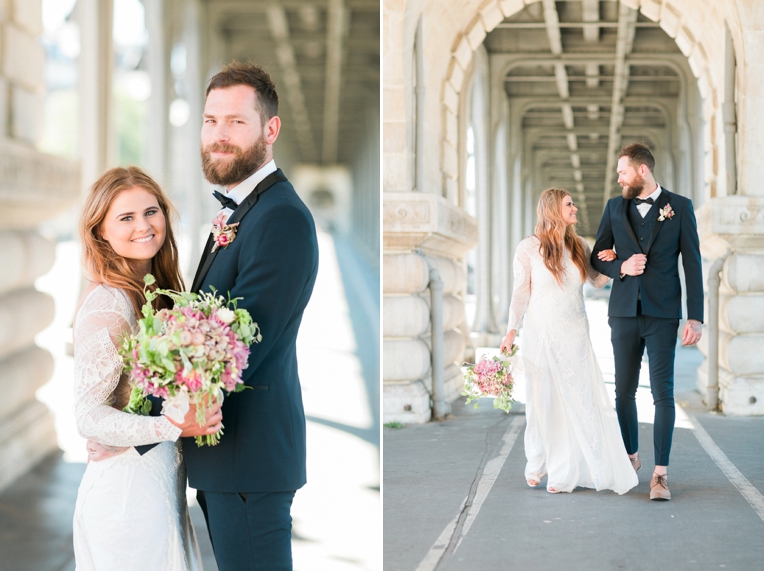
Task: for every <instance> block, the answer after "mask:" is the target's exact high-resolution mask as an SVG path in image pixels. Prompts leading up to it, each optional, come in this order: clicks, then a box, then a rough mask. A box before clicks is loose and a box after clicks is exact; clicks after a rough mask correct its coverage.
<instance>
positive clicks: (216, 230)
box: [212, 216, 239, 252]
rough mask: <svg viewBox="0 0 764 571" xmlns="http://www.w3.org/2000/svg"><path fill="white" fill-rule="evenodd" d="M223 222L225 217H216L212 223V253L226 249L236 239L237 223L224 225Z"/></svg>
mask: <svg viewBox="0 0 764 571" xmlns="http://www.w3.org/2000/svg"><path fill="white" fill-rule="evenodd" d="M225 221H226V217H224V216H218V217H216V218H215V219H214V220H213V221H212V239H213V241H214V242H215V243H214V244H213V245H212V251H213V252H214V251H215V250H217V249H218V248H223V249H226V248H227V247H228V246H230V245H231V242H233V241H234V238H236V230H237V229H238V228H237V226H238V225H239V223H238V222H234V223H233V224H226V223H225Z"/></svg>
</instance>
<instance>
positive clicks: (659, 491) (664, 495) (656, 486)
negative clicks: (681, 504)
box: [650, 474, 671, 501]
mask: <svg viewBox="0 0 764 571" xmlns="http://www.w3.org/2000/svg"><path fill="white" fill-rule="evenodd" d="M650 499H651V500H663V501H666V500H670V499H671V492H669V489H668V479H667V478H666V476H663V475H658V474H653V479H652V480H650Z"/></svg>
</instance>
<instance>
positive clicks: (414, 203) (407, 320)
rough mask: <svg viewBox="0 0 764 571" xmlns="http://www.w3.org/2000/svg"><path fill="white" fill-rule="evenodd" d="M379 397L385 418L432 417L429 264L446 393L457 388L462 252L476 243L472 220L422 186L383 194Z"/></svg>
mask: <svg viewBox="0 0 764 571" xmlns="http://www.w3.org/2000/svg"><path fill="white" fill-rule="evenodd" d="M383 243H384V246H383V247H384V257H383V272H382V273H383V286H382V288H383V294H384V298H383V302H382V315H383V318H382V321H383V336H384V341H383V372H382V376H383V402H384V422H392V421H397V422H404V423H422V422H427V421H429V420H430V416H431V400H430V394H431V392H432V371H431V356H430V309H429V291H428V289H427V288H428V281H429V277H428V267H427V261H426V260H425V258H424V257H423V256H422V255H420V253H422V254H425V255H426V256H427V257H428V258H429V259H430V261H431V262H432V263H433V264H434V265H435V266H436V268H437V269H438V272H439V273H440V276H441V279H442V280H443V285H444V288H443V293H444V296H443V330H444V363H442V364H435V366H443V367H445V375H444V377H445V390H446V400H447V401H449V402H450V401H452V400H454V399H455V398H456V397H458V396H459V394H460V392H461V388H462V374H461V370H460V364H461V363H459V360H460V359H461V358H462V355H463V353H464V348H465V343H464V335H463V333H462V332H460V331H459V330H458V329H457V328H458V327H459V326H460V325H461V324H463V322H464V321H465V316H464V300H463V299H462V298H461V297H460V293H461V292H462V291H464V290H465V286H466V275H465V272H464V269H463V265H462V263H461V261H460V258H461V257H462V256H464V254H465V253H466V252H467V251H468V250H470V249H471V248H473V247H474V246H475V244H476V243H477V222H476V221H475V219H474V218H472V217H471V216H469V215H468V214H466V213H465V212H464V211H463V210H461V209H460V208H457V207H456V206H454V205H453V204H451V203H450V202H448V200H446V199H445V198H443V197H441V196H438V195H435V194H431V193H420V192H389V193H385V194H384V197H383Z"/></svg>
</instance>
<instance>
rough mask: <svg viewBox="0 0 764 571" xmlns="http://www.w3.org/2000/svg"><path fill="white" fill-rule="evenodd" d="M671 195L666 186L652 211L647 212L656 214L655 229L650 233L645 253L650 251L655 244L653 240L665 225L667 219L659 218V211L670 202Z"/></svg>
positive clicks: (652, 214)
mask: <svg viewBox="0 0 764 571" xmlns="http://www.w3.org/2000/svg"><path fill="white" fill-rule="evenodd" d="M669 200H670V197H669V192H668V190H666V189H665V188H663V189H662V190H661V195H660V196H659V197H658V200H657V202H656V203H655V204H654V205H653V207H652V208H651V209H650V212H648V213H647V215H648V216H655V218H656V221H655V226H653V231H652V233H651V234H650V241H649V242H648V243H647V248H645V254H647V253H648V252H649V251H650V246H652V245H653V241H654V240H655V237H656V236H657V235H658V232H659V231H660V229H661V227H663V223H664V222H665V220H658V217H659V216H658V213H659V212H660V210H661V208H663V207H665V206H666V205H667V204H668V203H669Z"/></svg>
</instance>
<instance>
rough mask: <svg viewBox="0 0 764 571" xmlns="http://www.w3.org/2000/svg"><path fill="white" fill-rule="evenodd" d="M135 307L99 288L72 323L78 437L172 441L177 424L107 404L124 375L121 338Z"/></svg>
mask: <svg viewBox="0 0 764 571" xmlns="http://www.w3.org/2000/svg"><path fill="white" fill-rule="evenodd" d="M133 322H134V318H133V310H132V307H131V306H130V305H129V303H128V302H127V300H126V299H125V297H124V295H123V294H122V293H121V292H120V291H119V290H115V289H113V288H107V287H104V286H98V287H97V288H96V289H94V290H93V291H92V292H91V293H90V294H89V295H88V296H87V297H86V298H85V301H84V302H83V304H82V307H81V308H80V310H79V312H78V313H77V317H76V320H75V326H74V416H75V418H76V420H77V429H78V431H79V433H80V436H82V437H83V438H88V439H90V440H95V441H96V442H100V443H102V444H109V445H112V446H138V445H141V444H154V443H156V442H162V441H165V440H171V441H175V440H177V439H178V437H179V436H180V432H181V430H180V428H178V427H176V426H175V425H173V424H172V423H171V422H170V421H169V420H167V419H166V418H165V417H163V416H159V417H150V416H139V415H134V414H128V413H126V412H122V411H121V410H117V409H116V408H113V407H112V406H111V403H113V402H114V400H113V397H112V393H113V392H114V389H115V388H116V387H117V383H119V377H120V374H121V373H122V358H121V357H120V355H119V353H118V352H117V346H118V344H119V343H120V336H121V335H122V334H123V333H124V332H128V331H130V330H131V324H132V323H133Z"/></svg>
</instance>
